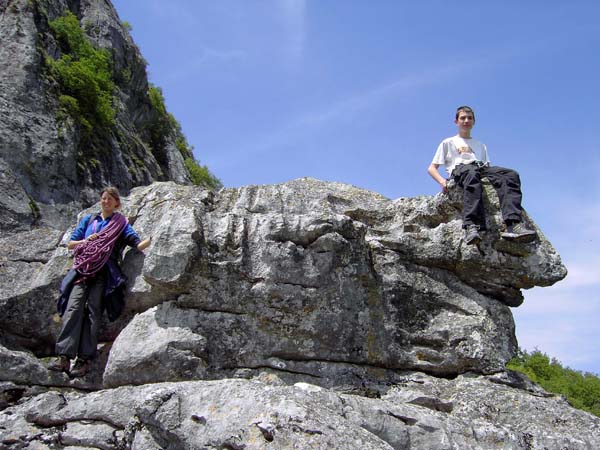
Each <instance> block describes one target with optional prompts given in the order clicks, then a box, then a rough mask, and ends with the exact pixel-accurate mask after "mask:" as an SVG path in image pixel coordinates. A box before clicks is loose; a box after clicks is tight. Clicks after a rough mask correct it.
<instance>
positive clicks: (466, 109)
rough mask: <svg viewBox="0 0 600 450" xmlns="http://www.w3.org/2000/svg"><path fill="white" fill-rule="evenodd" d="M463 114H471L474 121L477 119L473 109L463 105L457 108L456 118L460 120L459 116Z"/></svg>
mask: <svg viewBox="0 0 600 450" xmlns="http://www.w3.org/2000/svg"><path fill="white" fill-rule="evenodd" d="M461 112H469V113H471V114H473V119H475V111H473V108H471V107H470V106H467V105H463V106H459V107H458V108H456V116H455V117H454V118H455V119H458V115H459V114H460V113H461Z"/></svg>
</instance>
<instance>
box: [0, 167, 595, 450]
mask: <svg viewBox="0 0 600 450" xmlns="http://www.w3.org/2000/svg"><path fill="white" fill-rule="evenodd" d="M457 195H458V193H456V192H451V193H450V194H449V195H442V194H440V195H437V196H435V197H418V198H413V199H397V200H389V199H386V198H384V197H382V196H380V195H378V194H376V193H373V192H369V191H365V190H362V189H359V188H356V187H353V186H349V185H344V184H339V183H328V182H322V181H318V180H314V179H309V178H306V179H299V180H294V181H290V182H288V183H284V184H281V185H273V186H248V187H244V188H240V189H222V190H220V191H218V192H211V191H207V190H204V189H201V188H196V187H191V186H182V185H176V184H174V183H155V184H153V185H151V186H149V187H143V188H136V189H134V190H133V191H132V193H131V195H130V196H129V197H126V198H123V211H124V213H125V214H126V215H127V216H128V217H129V218H130V221H131V222H132V223H133V224H134V227H135V228H136V230H137V231H138V232H139V233H140V235H141V236H150V235H151V236H152V237H153V241H152V245H151V246H150V248H149V249H148V250H147V252H146V253H145V254H142V253H140V252H138V251H136V250H130V251H128V252H126V254H125V255H124V261H123V267H124V269H125V271H126V273H127V275H128V276H129V279H130V281H129V286H130V290H129V292H128V295H127V310H126V312H125V314H124V315H123V316H122V317H121V318H120V319H119V320H118V321H117V322H115V323H112V324H106V326H105V327H104V328H103V331H102V336H101V338H102V339H103V340H108V341H109V342H108V345H104V346H103V347H102V348H101V351H100V358H98V359H97V360H96V361H95V362H94V365H93V367H92V370H91V372H90V373H89V374H88V375H86V376H85V377H84V378H81V379H69V378H68V377H67V376H66V375H65V374H57V373H53V372H50V371H48V370H46V368H45V362H41V361H40V360H38V358H37V357H36V355H37V356H38V357H39V356H43V355H46V354H49V353H51V351H52V350H51V349H52V346H53V344H54V339H55V335H56V331H57V327H58V322H57V321H55V319H54V299H55V296H56V289H57V287H58V284H59V283H60V279H61V277H62V276H63V275H64V273H65V272H66V269H67V267H68V265H69V260H68V252H67V251H66V249H65V248H64V247H63V246H61V247H59V248H57V249H56V250H55V251H54V252H53V253H51V248H52V247H53V245H55V244H56V242H58V241H60V240H61V233H60V232H49V231H48V230H47V229H44V228H39V229H35V230H33V231H30V232H27V233H16V232H14V233H13V235H11V236H7V238H5V239H4V238H3V239H1V240H0V246H2V248H3V249H4V251H5V252H4V253H5V255H6V256H5V259H4V260H3V263H4V266H3V267H5V269H3V270H4V271H0V275H1V276H2V277H4V278H3V280H8V281H10V282H11V283H14V285H15V286H14V290H11V289H10V288H5V289H4V290H3V291H2V295H3V297H2V299H0V300H1V301H0V326H1V327H2V331H3V333H2V342H3V343H4V345H5V347H0V359H2V361H1V362H2V369H1V370H0V381H4V382H6V383H9V384H7V385H6V386H5V387H4V388H3V390H2V392H4V393H5V394H4V395H3V397H2V398H3V402H4V405H5V407H6V409H5V410H6V411H9V413H11V412H12V414H9V415H8V416H6V415H0V426H5V425H2V423H6V424H10V426H15V427H20V429H22V430H23V433H22V434H21V435H18V436H34V435H35V436H42V437H40V438H36V439H37V440H36V442H37V443H39V444H40V445H55V443H57V442H62V445H67V443H68V444H69V445H72V446H84V445H85V446H95V447H97V448H120V447H122V446H130V447H131V448H154V447H165V446H167V443H169V444H168V445H170V447H169V448H227V446H229V448H264V446H265V445H270V444H271V443H274V442H278V443H279V444H278V445H279V447H277V448H419V449H421V448H507V449H508V448H544V446H545V447H547V448H562V447H561V446H567V447H568V448H593V447H594V445H595V444H596V442H597V440H598V437H597V429H598V423H597V420H596V419H595V418H593V417H592V416H590V415H587V414H584V413H580V412H578V411H575V410H573V409H572V408H570V407H569V406H568V405H567V404H566V403H564V402H562V401H560V400H559V399H556V398H554V397H551V396H549V395H548V394H546V393H545V392H543V391H542V390H541V389H539V388H538V387H536V386H535V385H533V384H532V383H527V382H525V381H524V380H523V379H522V378H520V377H519V376H517V375H515V374H512V373H510V372H508V373H507V372H505V371H504V365H505V363H506V361H508V359H510V358H511V356H512V355H513V353H514V351H515V349H516V339H515V336H514V324H513V319H512V315H511V312H510V308H509V307H508V306H507V304H518V303H519V299H520V298H521V297H520V289H522V288H527V287H531V286H533V285H542V286H545V285H550V284H552V283H554V282H556V281H558V280H559V279H561V278H563V277H564V276H565V275H566V270H565V268H564V266H562V264H561V262H560V258H559V256H558V255H557V254H556V252H555V251H554V249H553V248H552V246H551V245H550V243H549V242H548V241H546V240H545V238H544V237H543V235H542V234H541V233H540V239H539V240H538V241H536V242H535V243H532V244H519V245H517V244H510V245H506V243H502V242H501V241H500V240H499V236H498V234H499V225H497V224H496V225H494V224H495V222H494V221H496V220H498V221H499V216H498V214H499V213H498V205H497V199H495V197H494V195H493V194H492V193H490V192H488V193H487V196H488V197H487V198H488V200H489V201H488V205H487V207H488V210H489V212H490V221H491V222H490V224H489V227H490V228H491V229H492V231H491V232H490V233H488V234H487V235H486V236H485V237H484V241H483V243H482V244H481V246H480V247H479V248H477V247H473V246H466V245H465V244H464V243H463V242H462V230H461V229H460V220H459V217H460V201H459V199H457V198H456V196H457ZM95 208H97V207H96V206H95V207H93V208H91V209H89V210H88V211H84V213H86V212H91V211H94V210H95ZM494 227H496V228H494ZM69 235H70V230H66V231H65V232H64V233H63V234H62V242H63V244H64V243H66V241H67V240H68V237H69ZM36 242H37V244H36ZM19 271H22V272H23V273H26V274H27V279H20V278H19V277H18V276H17V275H16V274H18V272H19ZM476 275H477V276H476ZM482 280H484V281H485V283H484V282H482ZM18 317H26V318H27V320H26V321H25V322H23V321H20V320H18V319H17V318H18ZM17 324H18V325H17ZM113 341H114V342H113ZM26 349H29V351H23V350H26ZM30 351H33V352H34V353H31V352H30ZM406 370H413V371H419V372H406ZM425 373H428V374H429V375H425ZM476 373H479V374H492V373H494V374H495V375H493V376H488V377H485V376H482V375H475V374H476ZM469 374H471V375H469ZM434 375H437V376H439V375H443V376H445V377H452V378H454V377H457V378H455V379H446V378H436V377H435V376H434ZM232 377H236V378H238V379H237V380H228V379H230V378H232ZM211 379H224V381H220V382H210V381H204V382H200V381H193V380H211ZM243 379H249V380H254V381H247V380H243ZM184 380H190V381H187V382H186V381H184ZM173 381H179V382H178V383H172V382H173ZM163 382H167V384H155V383H163ZM294 383H296V384H297V386H296V387H290V386H291V385H293V384H294ZM102 385H103V386H104V387H106V388H110V387H117V389H108V390H104V391H98V392H95V393H90V394H84V393H82V392H83V391H81V392H80V393H76V392H75V391H72V390H73V389H77V390H85V391H87V390H98V389H100V388H101V386H102ZM126 385H141V386H139V387H122V388H118V387H119V386H126ZM20 386H22V387H23V388H21V389H19V387H20ZM30 386H40V387H41V388H43V389H44V390H46V391H48V392H45V393H39V392H35V391H34V390H31V389H30V388H29V387H30ZM319 386H320V387H319ZM56 388H61V389H63V390H64V389H66V390H67V391H65V392H69V391H71V392H72V393H69V394H66V395H61V396H59V397H56V396H55V394H56V393H55V392H52V390H53V389H56ZM342 393H344V394H342ZM19 399H20V400H19ZM27 399H31V400H27ZM212 399H215V400H212ZM217 399H218V400H217ZM15 401H20V402H21V403H22V405H21V406H9V405H11V404H13V403H14V402H15ZM57 401H58V402H61V403H60V405H59V406H57V405H55V402H57ZM30 402H34V403H30ZM478 402H479V403H478ZM40 403H41V404H46V403H48V404H50V405H54V406H52V408H49V412H47V413H46V412H43V409H44V408H40V407H39V404H40ZM513 404H514V405H517V406H514V405H513ZM25 405H29V406H25ZM34 405H35V406H34ZM83 405H85V406H83ZM211 405H212V406H211ZM474 405H479V406H474ZM507 405H509V406H507ZM510 405H512V406H510ZM23 408H24V409H23ZM306 411H311V414H308V413H306ZM312 411H314V413H313V412H312ZM540 411H543V413H540ZM534 412H535V414H536V415H535V423H533V424H528V423H526V422H525V421H523V420H522V419H520V417H521V415H524V414H527V415H529V416H531V415H533V414H534ZM188 413H189V414H188ZM209 413H211V414H212V415H210V416H209ZM20 414H21V415H23V417H24V418H25V419H26V421H23V420H21V419H19V418H18V417H15V416H19V415H20ZM561 416H564V417H569V419H568V420H569V424H571V425H572V427H571V428H570V427H569V426H567V425H566V423H564V422H560V420H558V419H557V418H558V417H561ZM19 417H20V416H19ZM210 417H212V418H210ZM3 421H4V422H3ZM32 424H33V425H32ZM563 425H564V426H563ZM332 427H333V428H334V429H335V430H334V429H332ZM548 427H550V429H551V430H552V431H551V432H546V431H544V430H545V429H547V428H548ZM585 427H588V428H589V427H591V429H592V430H593V433H592V434H591V435H590V436H591V437H589V438H579V437H578V436H580V435H581V433H579V432H575V431H574V430H581V429H586V428H585ZM5 429H6V430H8V428H5ZM40 430H42V431H40ZM40 433H41V434H40ZM594 433H595V434H594ZM5 436H6V439H7V440H8V441H10V440H11V439H17V438H18V439H21V437H18V436H17V438H15V437H14V436H15V435H13V434H10V435H9V433H8V432H6V433H5ZM8 441H7V442H8ZM15 442H17V441H15ZM18 442H21V441H18ZM538 443H539V446H538V447H536V446H537V445H538ZM15 445H16V444H15ZM273 445H275V444H273ZM294 446H295V447H294ZM527 446H529V447H527Z"/></svg>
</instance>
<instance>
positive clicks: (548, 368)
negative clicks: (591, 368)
mask: <svg viewBox="0 0 600 450" xmlns="http://www.w3.org/2000/svg"><path fill="white" fill-rule="evenodd" d="M506 367H507V369H511V370H516V371H518V372H522V373H524V374H525V375H527V377H529V378H530V379H531V380H532V381H534V382H536V383H538V384H539V385H540V386H542V387H543V388H544V389H545V390H547V391H548V392H553V393H556V394H561V395H563V396H564V397H565V398H566V399H567V400H568V401H569V403H570V404H571V405H573V406H574V407H575V408H578V409H582V410H584V411H588V412H590V413H592V414H595V415H596V416H598V417H600V377H598V376H597V375H594V374H592V373H582V372H579V371H576V370H572V369H570V368H568V367H563V366H562V364H561V363H560V362H559V361H558V360H556V359H555V358H552V359H551V358H550V357H549V356H548V355H546V354H545V353H542V352H540V351H539V350H535V351H533V352H531V353H528V352H527V351H524V350H520V349H519V351H518V353H517V355H516V356H515V357H514V358H513V359H512V360H511V361H509V363H508V364H507V365H506Z"/></svg>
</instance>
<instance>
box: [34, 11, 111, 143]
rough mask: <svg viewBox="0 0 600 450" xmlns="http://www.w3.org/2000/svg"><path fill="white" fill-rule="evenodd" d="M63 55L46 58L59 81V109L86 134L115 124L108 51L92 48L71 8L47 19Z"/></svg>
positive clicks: (51, 71) (53, 74) (54, 76)
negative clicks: (79, 125)
mask: <svg viewBox="0 0 600 450" xmlns="http://www.w3.org/2000/svg"><path fill="white" fill-rule="evenodd" d="M49 26H50V29H51V30H52V33H53V34H54V36H55V38H56V40H57V42H58V44H59V46H60V49H61V51H62V56H61V57H60V58H58V59H57V60H54V59H53V58H49V57H48V58H46V63H47V65H48V66H49V68H50V73H51V74H52V76H53V78H54V79H55V80H56V81H57V82H58V84H59V91H60V94H59V103H60V107H61V111H62V112H63V113H67V114H69V115H70V116H71V117H72V118H73V119H74V120H75V121H76V122H78V123H80V124H81V125H82V126H83V127H84V129H85V130H86V131H87V132H88V133H89V132H91V130H92V129H93V128H94V127H107V126H110V125H113V124H114V118H115V110H114V108H113V105H112V98H113V90H114V82H113V74H112V67H111V57H110V53H109V52H108V50H106V49H97V48H95V47H94V46H93V45H92V44H91V43H90V42H89V41H88V40H87V38H86V37H85V34H84V32H83V30H82V29H81V27H80V25H79V21H78V20H77V17H75V15H73V13H71V12H70V11H69V12H67V14H66V15H64V16H62V17H59V18H57V19H56V20H53V21H50V22H49Z"/></svg>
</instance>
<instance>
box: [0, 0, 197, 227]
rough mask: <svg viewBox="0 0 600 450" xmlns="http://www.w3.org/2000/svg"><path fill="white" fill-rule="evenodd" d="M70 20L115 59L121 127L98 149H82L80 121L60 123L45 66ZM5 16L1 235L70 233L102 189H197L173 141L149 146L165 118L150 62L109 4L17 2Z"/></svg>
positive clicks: (0, 25) (1, 9) (5, 8)
mask: <svg viewBox="0 0 600 450" xmlns="http://www.w3.org/2000/svg"><path fill="white" fill-rule="evenodd" d="M67 11H72V12H73V13H74V14H75V15H76V16H77V17H78V18H79V19H80V22H81V25H82V28H84V29H85V30H86V32H87V34H88V37H89V38H90V39H91V40H92V42H93V43H94V44H95V45H96V46H98V47H100V48H106V49H109V50H111V52H112V55H113V57H114V61H113V63H114V73H115V78H116V92H115V96H114V104H113V107H114V109H115V111H116V112H117V114H116V123H115V125H114V127H112V128H111V129H109V130H106V132H105V133H104V134H103V135H102V136H97V137H96V138H95V139H96V141H94V142H93V143H90V142H86V141H85V140H82V135H81V130H80V129H79V127H78V126H76V125H75V123H74V122H73V120H71V119H69V118H68V117H67V118H63V119H58V118H57V114H58V107H59V105H58V98H57V97H58V95H57V90H56V84H55V82H54V81H52V79H51V78H49V76H48V73H47V70H48V69H47V68H46V66H45V63H44V61H45V58H46V55H48V57H55V58H56V57H58V56H59V51H58V49H57V48H58V46H57V44H56V43H55V42H54V39H53V37H52V35H51V33H50V32H49V26H48V21H51V20H53V19H56V18H57V17H59V16H62V15H64V14H65V13H66V12H67ZM0 13H1V17H0V36H1V38H0V174H1V175H0V211H2V215H3V220H2V221H1V222H0V229H1V230H3V231H10V230H23V229H28V228H30V227H31V226H32V225H35V224H38V225H39V224H42V225H46V226H51V227H55V228H61V229H64V228H66V227H67V226H68V225H69V223H70V222H71V221H72V219H73V218H74V216H75V213H76V212H77V211H78V210H80V209H81V207H82V205H84V206H88V205H90V204H92V203H94V202H95V201H96V200H97V197H98V193H97V186H98V185H108V184H117V185H118V186H119V187H120V188H122V189H123V191H124V192H128V191H129V189H131V188H132V187H133V186H139V185H142V184H149V183H151V182H152V181H155V180H174V181H176V182H179V183H189V182H190V180H189V176H188V174H187V170H186V169H185V167H184V164H183V156H182V154H181V153H180V151H179V150H178V149H177V148H176V146H175V136H174V135H166V136H164V145H163V146H162V147H161V148H154V149H151V148H150V146H149V144H148V143H149V141H150V138H149V131H148V129H149V127H150V125H149V124H151V123H152V121H153V120H155V117H156V114H157V113H156V111H155V110H154V109H153V107H152V105H151V103H150V101H149V98H148V93H147V91H148V81H147V78H146V71H145V63H144V62H143V58H142V57H141V55H140V53H139V50H138V49H137V47H136V46H135V44H134V43H133V41H132V40H131V38H130V37H129V35H128V34H127V32H126V31H125V30H124V28H123V25H122V24H121V22H120V20H119V18H118V16H117V14H116V12H115V10H114V8H113V6H112V5H111V4H110V2H104V1H92V0H77V1H69V2H67V1H65V0H11V1H4V2H2V4H1V5H0ZM123 74H127V76H126V77H124V76H122V75H123ZM90 148H101V149H102V151H101V152H95V153H94V152H93V151H91V150H90ZM66 213H68V214H66Z"/></svg>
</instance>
